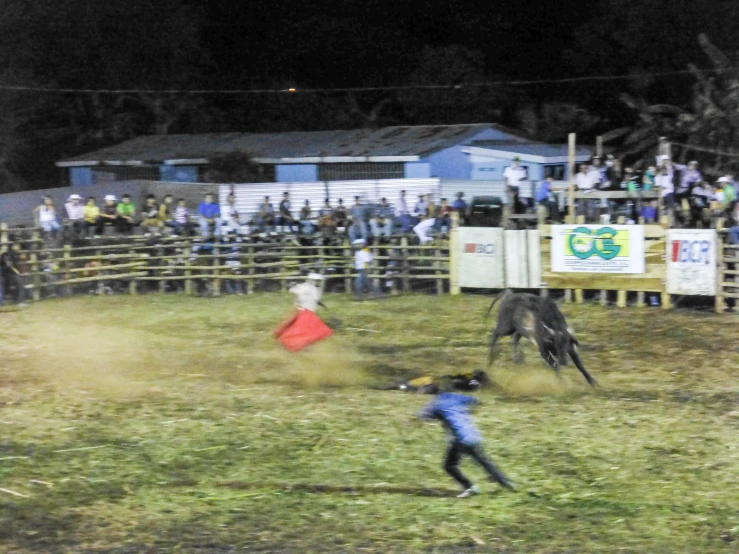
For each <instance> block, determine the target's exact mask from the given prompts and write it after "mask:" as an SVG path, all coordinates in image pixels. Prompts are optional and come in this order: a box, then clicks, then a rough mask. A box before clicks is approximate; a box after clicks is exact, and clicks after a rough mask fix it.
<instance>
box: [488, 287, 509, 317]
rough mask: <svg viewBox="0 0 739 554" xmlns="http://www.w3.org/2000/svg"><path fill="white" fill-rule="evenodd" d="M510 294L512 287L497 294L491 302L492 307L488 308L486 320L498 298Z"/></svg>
mask: <svg viewBox="0 0 739 554" xmlns="http://www.w3.org/2000/svg"><path fill="white" fill-rule="evenodd" d="M509 294H511V289H505V290H504V291H503V292H501V293H500V294H498V296H496V297H495V298H493V301H492V303H491V304H490V307H489V308H488V311H487V313H486V314H485V320H486V321H487V319H488V317H490V312H491V311H492V310H493V306H495V303H496V302H497V301H498V300H500V299H501V298H503V297H504V296H507V295H509Z"/></svg>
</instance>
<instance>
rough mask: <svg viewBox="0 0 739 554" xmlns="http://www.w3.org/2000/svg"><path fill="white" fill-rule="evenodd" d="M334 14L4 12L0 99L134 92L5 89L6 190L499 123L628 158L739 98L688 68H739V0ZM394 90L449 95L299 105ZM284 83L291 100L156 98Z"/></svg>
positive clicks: (80, 5) (11, 2) (7, 3)
mask: <svg viewBox="0 0 739 554" xmlns="http://www.w3.org/2000/svg"><path fill="white" fill-rule="evenodd" d="M334 4H335V5H334V6H331V7H324V8H316V7H315V6H309V5H308V4H307V3H298V2H296V3H295V6H294V7H293V8H294V9H287V7H286V6H289V2H288V3H283V2H267V1H266V0H252V1H251V2H244V3H239V4H233V6H232V5H231V3H217V2H209V3H203V2H197V1H195V0H157V1H156V2H150V1H148V0H146V1H144V0H127V1H124V0H107V1H105V2H100V1H97V0H65V1H64V2H59V1H56V0H0V13H2V17H1V18H0V85H3V86H5V87H13V86H23V87H39V88H60V89H90V90H92V91H96V90H111V89H113V90H117V89H126V90H139V91H141V92H127V93H107V92H69V93H51V92H33V91H25V92H22V91H12V90H2V91H0V191H9V190H18V189H21V188H33V187H43V186H49V185H54V184H57V183H58V180H59V177H58V173H57V171H56V169H55V168H54V166H53V162H54V161H56V160H58V159H60V158H64V157H67V156H71V155H76V154H79V153H82V152H85V151H89V150H93V149H96V148H99V147H103V146H107V145H110V144H114V143H116V142H120V141H123V140H126V139H128V138H132V137H135V136H138V135H141V134H155V133H159V134H172V133H201V132H226V131H252V132H275V131H290V130H320V129H334V128H352V127H376V126H385V125H396V124H432V123H472V122H500V123H503V124H506V125H510V126H514V127H517V128H519V129H521V132H522V133H525V134H528V135H530V136H532V137H537V138H539V139H542V140H548V141H559V140H563V139H564V138H565V137H566V134H567V133H568V132H572V131H577V132H579V133H581V136H582V137H583V139H584V140H589V139H590V138H592V137H593V136H595V134H597V133H600V132H603V131H605V130H610V129H614V128H620V127H623V128H624V131H623V132H622V133H621V134H620V135H618V133H617V134H616V135H617V136H620V137H621V139H623V140H622V142H627V146H628V147H630V148H631V149H632V150H635V151H636V150H638V149H639V148H638V147H642V146H644V147H646V146H648V145H647V142H648V140H652V139H656V137H654V136H653V135H654V134H655V133H658V132H663V131H664V125H667V126H668V127H669V121H670V117H673V118H679V117H682V118H683V120H684V119H685V118H689V117H693V118H696V119H697V120H700V121H709V120H710V122H711V126H715V125H716V123H717V121H719V122H721V121H724V119H723V118H728V119H726V120H727V121H729V120H730V121H731V122H732V124H733V118H734V117H735V116H736V114H735V113H734V112H732V111H731V110H732V109H734V108H733V107H732V106H733V105H732V104H731V102H729V106H728V107H727V106H726V105H725V103H724V102H723V101H717V100H715V99H716V98H717V97H720V96H721V94H722V91H725V92H726V94H733V93H730V92H729V91H730V90H731V88H730V79H728V77H726V76H724V77H723V78H722V80H719V81H716V80H713V81H712V80H711V79H713V78H714V76H713V75H712V74H711V75H708V74H706V75H701V74H700V72H699V71H698V70H697V67H698V66H702V67H706V65H709V66H710V67H711V68H715V67H716V63H717V62H716V59H718V58H717V56H718V55H717V54H715V53H714V55H711V56H710V58H709V59H707V58H706V56H705V55H704V54H703V51H706V48H707V47H706V46H705V44H704V43H703V42H702V43H701V44H703V45H704V46H703V51H702V50H701V49H700V48H698V40H697V37H698V34H699V31H700V30H707V31H709V32H710V40H711V41H714V42H713V43H711V44H712V48H714V49H715V51H716V52H721V55H722V56H724V57H725V58H726V59H725V60H724V61H723V62H721V63H723V64H724V65H726V66H732V64H733V65H735V60H734V59H733V57H732V56H734V54H733V52H732V51H731V48H733V47H734V45H733V43H732V42H731V40H728V41H727V40H726V39H727V38H729V37H733V36H735V35H736V34H737V33H736V32H737V31H739V28H738V27H739V17H736V15H737V14H736V13H735V12H737V9H738V8H737V7H735V5H734V4H735V2H733V1H729V0H727V1H723V0H717V1H715V2H703V3H700V5H698V4H695V3H694V2H688V1H687V0H671V1H669V2H668V1H666V0H642V1H640V2H632V1H630V0H587V1H586V2H583V3H577V5H578V10H575V9H574V8H570V11H569V12H568V11H567V9H566V8H564V7H562V6H558V5H554V4H556V3H549V4H546V5H544V6H542V7H540V8H531V9H530V10H529V9H527V10H521V9H520V2H513V1H512V0H510V1H509V0H502V1H501V2H497V3H490V2H483V1H482V0H480V1H478V0H469V1H468V2H465V3H462V4H459V3H450V4H448V5H439V6H436V7H429V8H428V9H427V10H424V11H423V12H417V11H414V9H413V8H412V7H409V6H408V5H405V4H403V3H398V2H394V3H391V2H383V1H381V0H365V1H363V2H359V1H358V0H356V1H355V0H348V1H347V2H343V3H334ZM493 4H494V5H493ZM573 22H574V23H573ZM715 35H718V36H715ZM705 43H706V44H707V43H708V38H706V39H705ZM713 44H715V46H713ZM565 45H569V48H568V49H566V50H565ZM722 48H723V49H724V50H722ZM707 61H710V63H707ZM691 63H692V64H696V70H695V71H694V72H693V74H692V75H684V76H679V77H676V78H666V79H661V78H653V79H648V78H637V77H635V78H634V79H632V80H629V81H613V82H597V83H584V84H583V83H577V84H572V85H566V84H548V85H547V84H545V85H541V86H520V87H513V86H484V87H480V86H473V85H474V84H478V83H481V82H493V81H499V80H506V79H511V78H537V77H546V78H551V77H558V76H578V75H593V74H599V75H600V74H609V73H610V74H628V73H644V72H650V71H657V70H660V71H662V70H666V69H667V70H669V69H685V68H687V67H688V64H691ZM403 85H414V86H420V87H423V86H425V85H444V88H441V89H433V90H430V89H423V88H418V89H407V90H393V91H367V92H356V93H348V92H322V93H301V92H300V90H301V88H317V87H320V88H335V87H356V86H367V87H382V86H403ZM288 87H296V88H297V89H298V92H297V93H294V94H289V93H280V94H215V95H211V94H182V93H162V92H157V91H163V90H202V89H227V90H232V89H265V88H266V89H286V88H288ZM625 94H627V95H628V97H625V96H624V95H625ZM732 98H733V97H732ZM624 99H626V102H624ZM655 105H657V106H664V105H668V106H671V107H669V108H662V110H663V112H664V113H662V112H660V114H657V115H659V118H657V119H659V122H660V124H659V125H653V123H654V119H655V118H654V117H653V118H652V119H651V120H649V117H646V116H650V117H651V116H653V115H655V114H654V113H653V112H654V111H655V110H657V111H659V110H660V108H654V106H655ZM698 105H700V106H704V107H703V108H699V107H698ZM705 106H707V107H705ZM715 106H719V107H720V109H718V108H716V107H715ZM665 110H666V111H665ZM706 113H710V114H711V115H710V119H706V118H705V117H704V115H705V114H706ZM686 114H688V115H686ZM717 118H718V119H717ZM650 125H652V127H650ZM676 125H677V124H676ZM633 126H636V128H635V129H634V127H633ZM704 127H706V128H707V127H708V125H707V124H706V125H704V126H703V127H700V124H698V123H695V124H693V127H690V129H698V128H704ZM687 128H689V127H686V126H685V124H683V127H680V129H687ZM629 129H631V131H633V132H636V131H638V132H641V133H642V135H643V136H641V138H639V136H638V135H637V138H636V139H635V138H634V136H633V134H632V135H629V134H628V133H627V131H628V130H629ZM691 133H692V131H691ZM688 134H690V133H688ZM627 135H628V137H629V138H626V139H624V137H626V136H627ZM701 137H702V138H701V140H704V138H703V137H705V140H708V141H709V142H710V141H711V140H714V139H713V138H711V137H716V138H715V143H716V145H721V146H722V147H723V148H728V147H729V146H728V144H729V142H730V140H733V135H732V134H731V133H728V132H723V131H722V132H720V133H719V132H713V133H711V132H709V131H705V132H704V133H703V134H702V135H701ZM647 139H648V140H647ZM685 140H688V138H686V139H685ZM628 141H631V142H628ZM645 145H646V146H645Z"/></svg>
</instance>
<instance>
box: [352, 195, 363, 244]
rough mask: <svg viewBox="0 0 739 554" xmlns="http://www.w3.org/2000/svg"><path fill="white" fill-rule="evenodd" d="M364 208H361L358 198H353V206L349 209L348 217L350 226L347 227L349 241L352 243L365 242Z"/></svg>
mask: <svg viewBox="0 0 739 554" xmlns="http://www.w3.org/2000/svg"><path fill="white" fill-rule="evenodd" d="M365 213H366V208H365V207H364V206H362V203H361V202H360V197H359V196H355V197H354V205H353V206H352V207H351V208H350V209H349V217H350V218H351V220H352V224H351V225H350V226H349V231H348V234H349V241H350V242H352V243H353V242H354V241H355V240H358V239H364V240H365V241H366V240H367V223H365V221H364V216H365Z"/></svg>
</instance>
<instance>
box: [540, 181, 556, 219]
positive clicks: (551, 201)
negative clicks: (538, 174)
mask: <svg viewBox="0 0 739 554" xmlns="http://www.w3.org/2000/svg"><path fill="white" fill-rule="evenodd" d="M553 182H554V178H553V177H552V176H551V175H550V176H549V177H547V178H546V179H544V180H543V181H542V182H541V183H540V184H539V190H537V191H536V203H537V204H538V205H539V206H541V207H543V208H544V209H545V210H546V211H547V214H548V215H549V220H550V221H551V222H557V221H558V220H559V203H558V202H557V197H556V196H555V195H554V191H552V183H553Z"/></svg>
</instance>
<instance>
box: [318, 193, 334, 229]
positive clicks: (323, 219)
mask: <svg viewBox="0 0 739 554" xmlns="http://www.w3.org/2000/svg"><path fill="white" fill-rule="evenodd" d="M318 231H319V232H321V233H323V234H325V235H331V234H333V233H334V231H336V220H335V219H334V210H333V209H332V208H331V203H330V201H329V199H328V198H326V199H325V200H324V201H323V207H322V208H321V209H320V210H318Z"/></svg>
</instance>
